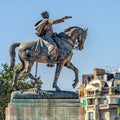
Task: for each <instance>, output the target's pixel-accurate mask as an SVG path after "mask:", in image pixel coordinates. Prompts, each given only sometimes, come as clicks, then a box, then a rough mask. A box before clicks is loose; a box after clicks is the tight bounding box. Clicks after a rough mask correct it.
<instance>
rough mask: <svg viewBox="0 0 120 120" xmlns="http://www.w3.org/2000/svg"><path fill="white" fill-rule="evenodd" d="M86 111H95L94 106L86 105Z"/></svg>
mask: <svg viewBox="0 0 120 120" xmlns="http://www.w3.org/2000/svg"><path fill="white" fill-rule="evenodd" d="M86 109H87V111H88V110H95V105H88V106H86Z"/></svg>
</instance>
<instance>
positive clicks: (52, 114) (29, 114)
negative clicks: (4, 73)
mask: <svg viewBox="0 0 120 120" xmlns="http://www.w3.org/2000/svg"><path fill="white" fill-rule="evenodd" d="M80 118H81V114H80V102H79V99H75V98H74V99H64V98H63V99H12V100H11V102H10V103H9V104H8V107H7V108H6V120H81V119H80Z"/></svg>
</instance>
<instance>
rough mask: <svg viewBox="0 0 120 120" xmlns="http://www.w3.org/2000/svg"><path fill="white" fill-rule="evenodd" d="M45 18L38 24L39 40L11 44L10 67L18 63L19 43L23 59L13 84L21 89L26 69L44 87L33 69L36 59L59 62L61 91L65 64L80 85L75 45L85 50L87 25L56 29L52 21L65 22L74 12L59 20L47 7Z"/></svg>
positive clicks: (54, 22) (54, 83)
mask: <svg viewBox="0 0 120 120" xmlns="http://www.w3.org/2000/svg"><path fill="white" fill-rule="evenodd" d="M41 15H42V17H43V19H42V20H40V21H38V22H37V23H36V24H35V34H36V35H37V36H38V37H39V40H37V41H29V42H24V43H13V44H12V45H11V46H10V48H9V54H10V69H13V67H14V65H15V54H16V52H15V49H16V48H17V47H18V56H19V59H20V61H21V64H20V66H19V67H18V68H17V69H16V70H15V73H14V79H13V87H14V89H15V90H19V87H18V86H17V80H18V77H19V74H20V73H21V72H22V71H24V72H25V74H26V75H27V76H28V77H29V78H30V79H32V80H33V81H34V82H35V86H36V89H37V91H39V90H41V88H40V85H39V84H38V82H37V79H36V78H35V77H34V76H33V75H32V74H31V73H30V71H31V68H32V66H33V64H34V63H35V62H40V63H44V64H47V66H49V67H53V66H54V65H55V64H56V71H55V77H54V82H53V88H55V90H56V91H60V88H59V87H58V85H57V81H58V78H59V75H60V72H61V70H62V68H63V66H65V67H67V68H69V69H71V70H73V71H74V73H75V80H74V83H73V84H72V86H73V88H75V87H76V85H77V83H78V81H79V73H78V72H79V71H78V69H77V68H76V67H75V66H74V65H73V64H72V62H71V58H72V56H73V49H77V50H82V49H83V47H84V43H85V40H86V37H87V29H82V28H80V27H77V26H71V27H68V28H67V29H65V30H63V31H62V32H60V33H54V32H53V28H52V25H54V24H57V23H61V22H64V20H65V19H69V18H71V16H65V17H63V18H60V19H57V20H49V13H48V12H47V11H45V12H43V13H41Z"/></svg>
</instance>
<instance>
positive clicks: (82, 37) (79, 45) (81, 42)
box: [76, 28, 88, 50]
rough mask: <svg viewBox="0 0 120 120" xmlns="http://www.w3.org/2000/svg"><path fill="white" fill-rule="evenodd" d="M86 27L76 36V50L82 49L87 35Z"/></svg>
mask: <svg viewBox="0 0 120 120" xmlns="http://www.w3.org/2000/svg"><path fill="white" fill-rule="evenodd" d="M87 30H88V28H87V29H82V32H81V33H80V34H79V36H78V38H77V46H76V48H77V49H78V50H82V49H83V48H84V43H85V40H86V37H87Z"/></svg>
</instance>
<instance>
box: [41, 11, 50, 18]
mask: <svg viewBox="0 0 120 120" xmlns="http://www.w3.org/2000/svg"><path fill="white" fill-rule="evenodd" d="M46 14H49V13H48V12H47V11H44V12H42V13H41V15H42V16H43V17H44V16H45V15H46Z"/></svg>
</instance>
